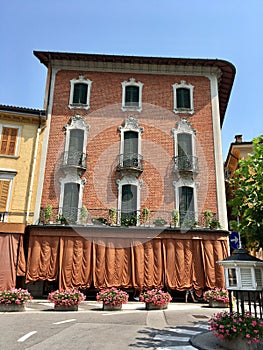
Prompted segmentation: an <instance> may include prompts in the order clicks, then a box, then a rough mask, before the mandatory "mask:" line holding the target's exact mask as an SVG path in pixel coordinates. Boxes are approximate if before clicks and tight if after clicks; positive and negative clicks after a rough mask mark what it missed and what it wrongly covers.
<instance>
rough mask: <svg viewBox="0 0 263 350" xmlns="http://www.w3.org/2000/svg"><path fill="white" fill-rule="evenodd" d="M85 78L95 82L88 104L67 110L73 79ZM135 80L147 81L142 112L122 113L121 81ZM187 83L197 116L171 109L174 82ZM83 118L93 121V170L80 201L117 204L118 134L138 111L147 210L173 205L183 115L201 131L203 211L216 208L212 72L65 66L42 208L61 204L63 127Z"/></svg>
mask: <svg viewBox="0 0 263 350" xmlns="http://www.w3.org/2000/svg"><path fill="white" fill-rule="evenodd" d="M80 75H83V76H84V77H85V78H87V79H89V80H91V81H92V87H91V93H90V108H89V109H88V110H87V111H86V110H75V109H69V108H68V104H69V96H70V80H71V79H74V78H75V79H77V78H78V77H79V76H80ZM130 78H134V79H135V81H136V82H137V81H138V82H142V83H143V89H142V111H141V112H137V111H129V112H128V111H125V112H123V111H122V110H121V100H122V86H121V83H122V82H123V81H128V80H129V79H130ZM182 80H184V81H185V82H186V83H187V84H192V85H193V86H194V114H193V115H191V116H190V115H189V114H185V113H182V114H175V113H174V112H173V107H174V106H173V93H174V92H173V88H172V85H173V84H175V83H178V84H179V83H180V82H181V81H182ZM76 113H77V114H79V115H81V116H82V117H83V118H84V119H85V120H86V124H88V125H90V130H89V132H88V142H87V154H88V162H87V171H86V172H85V173H84V174H83V175H82V176H83V177H85V178H86V180H87V181H86V184H85V186H84V192H83V200H82V203H83V204H85V205H86V206H87V208H98V209H99V208H103V209H108V208H110V207H117V198H118V196H117V185H116V179H117V178H119V176H120V174H119V173H118V172H117V171H116V166H117V160H116V159H117V157H118V155H119V153H120V132H119V130H118V128H119V126H121V125H122V124H123V122H124V120H125V119H127V118H128V116H130V115H132V116H134V118H135V119H137V120H138V124H139V126H140V127H143V128H144V131H143V133H142V155H143V159H144V171H143V173H142V174H141V175H140V177H139V179H140V180H141V181H143V185H142V188H141V208H144V207H149V208H150V209H151V210H153V211H155V210H164V211H171V210H172V209H173V208H175V206H176V203H175V190H174V186H173V181H176V177H175V175H174V172H173V156H174V137H173V135H172V132H171V131H172V129H173V128H175V127H176V123H177V122H178V121H180V120H181V119H182V118H186V119H187V120H188V121H189V123H190V124H191V128H192V129H194V130H196V136H195V144H196V156H197V157H198V160H199V174H198V175H197V177H196V178H195V182H198V183H199V187H198V190H197V202H198V205H197V207H198V212H203V211H204V210H206V209H210V210H212V211H213V212H214V213H217V194H216V172H215V156H214V134H213V125H212V123H213V121H212V109H211V90H210V80H209V78H208V77H206V76H195V75H176V74H165V75H161V74H139V73H135V72H130V73H119V72H94V71H88V70H64V69H63V70H59V71H58V72H57V74H56V78H55V86H54V96H53V105H52V116H51V126H50V135H49V143H48V153H47V163H46V169H45V180H44V191H43V196H42V203H41V206H42V207H45V206H46V205H47V204H52V205H53V207H55V208H56V207H58V206H59V191H60V188H59V182H58V178H57V177H56V174H55V173H54V169H56V167H58V163H59V159H60V156H61V152H63V151H64V147H65V146H64V145H65V131H64V130H63V127H64V125H65V124H67V123H68V122H69V119H70V118H71V117H74V115H75V114H76Z"/></svg>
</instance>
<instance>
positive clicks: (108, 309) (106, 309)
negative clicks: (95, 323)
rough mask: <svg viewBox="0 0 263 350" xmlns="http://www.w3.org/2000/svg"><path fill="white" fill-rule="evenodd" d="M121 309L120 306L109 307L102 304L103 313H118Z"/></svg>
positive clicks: (109, 305)
mask: <svg viewBox="0 0 263 350" xmlns="http://www.w3.org/2000/svg"><path fill="white" fill-rule="evenodd" d="M121 309H122V305H111V304H104V303H103V310H104V311H120V310H121Z"/></svg>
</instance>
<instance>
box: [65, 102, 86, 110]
mask: <svg viewBox="0 0 263 350" xmlns="http://www.w3.org/2000/svg"><path fill="white" fill-rule="evenodd" d="M68 108H69V109H89V108H90V106H89V105H86V104H81V103H77V104H74V103H72V104H69V105H68Z"/></svg>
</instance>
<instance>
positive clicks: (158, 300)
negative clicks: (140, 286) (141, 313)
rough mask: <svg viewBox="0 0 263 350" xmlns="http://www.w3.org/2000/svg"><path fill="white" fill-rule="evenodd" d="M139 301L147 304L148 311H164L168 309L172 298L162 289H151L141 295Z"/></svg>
mask: <svg viewBox="0 0 263 350" xmlns="http://www.w3.org/2000/svg"><path fill="white" fill-rule="evenodd" d="M139 300H140V301H142V302H144V303H145V307H146V310H162V309H167V307H168V304H169V303H170V301H171V300H172V297H171V295H170V294H169V293H168V292H164V291H163V290H161V289H151V290H147V291H145V292H143V293H141V294H140V296H139Z"/></svg>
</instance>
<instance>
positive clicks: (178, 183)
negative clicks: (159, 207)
mask: <svg viewBox="0 0 263 350" xmlns="http://www.w3.org/2000/svg"><path fill="white" fill-rule="evenodd" d="M173 186H174V191H175V209H177V210H178V212H179V209H180V208H179V203H180V198H179V188H180V187H184V186H185V187H191V188H192V189H193V199H194V212H195V220H196V221H198V208H197V189H198V187H199V182H194V181H193V180H192V179H189V178H188V179H184V178H180V179H179V180H178V181H173Z"/></svg>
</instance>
